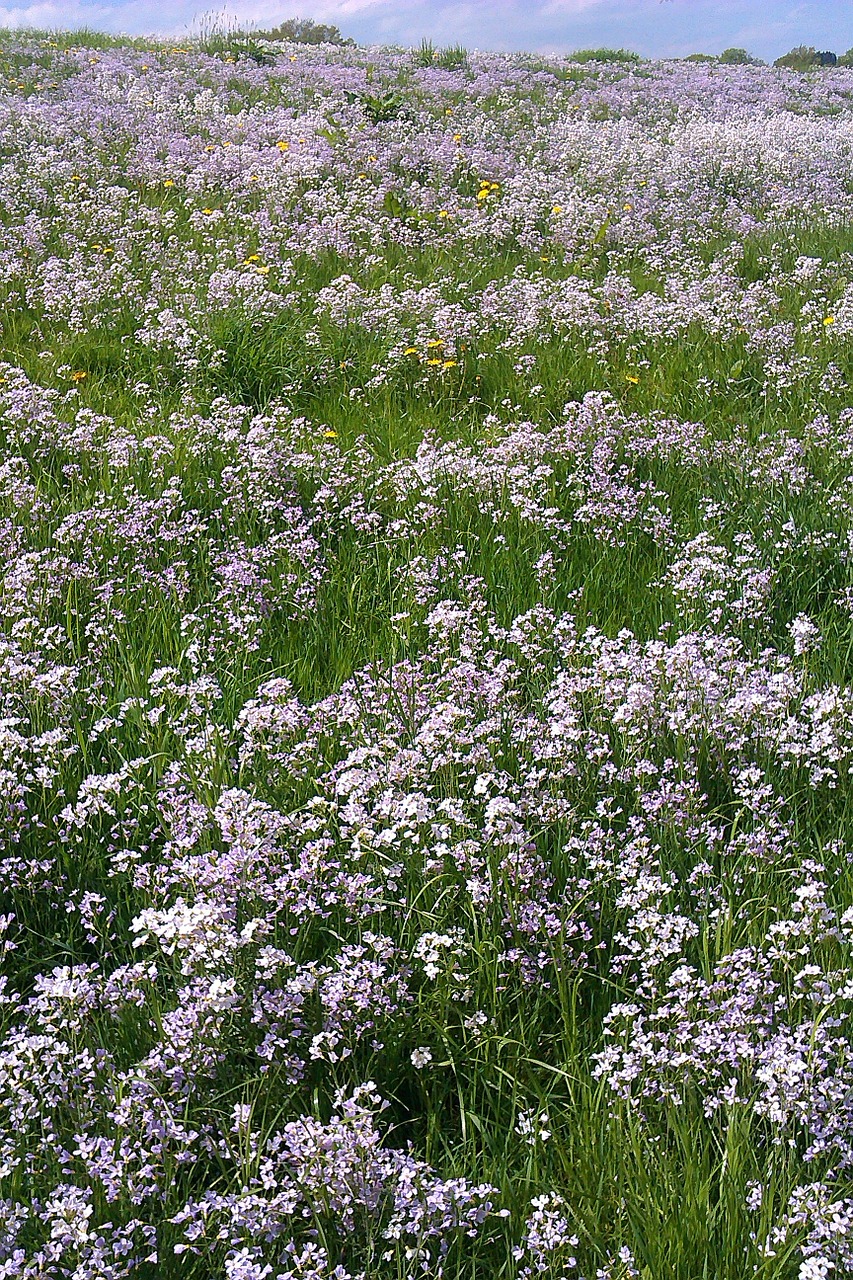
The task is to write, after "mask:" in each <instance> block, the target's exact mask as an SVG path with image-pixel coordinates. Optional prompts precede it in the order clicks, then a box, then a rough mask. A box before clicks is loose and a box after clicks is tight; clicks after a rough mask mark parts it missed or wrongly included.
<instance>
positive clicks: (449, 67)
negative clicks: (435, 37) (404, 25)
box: [412, 39, 468, 71]
mask: <svg viewBox="0 0 853 1280" xmlns="http://www.w3.org/2000/svg"><path fill="white" fill-rule="evenodd" d="M412 60H413V62H414V64H415V66H416V67H441V68H442V70H444V71H456V70H458V69H459V68H460V67H464V66H465V65H466V64H467V62H468V50H467V49H466V48H465V47H464V45H461V44H454V45H448V46H447V48H446V49H439V48H437V47H436V46H435V45H434V44H433V42H432V41H431V40H426V39H424V40H422V41H421V43H420V47H419V48H417V49H415V50H414V52H413V58H412Z"/></svg>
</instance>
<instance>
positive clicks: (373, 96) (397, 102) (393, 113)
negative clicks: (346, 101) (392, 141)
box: [347, 89, 406, 124]
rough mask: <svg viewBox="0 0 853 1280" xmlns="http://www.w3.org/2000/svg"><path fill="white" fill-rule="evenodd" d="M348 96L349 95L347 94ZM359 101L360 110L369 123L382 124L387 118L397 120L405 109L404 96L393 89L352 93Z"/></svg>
mask: <svg viewBox="0 0 853 1280" xmlns="http://www.w3.org/2000/svg"><path fill="white" fill-rule="evenodd" d="M347 96H348V97H350V95H347ZM353 98H354V99H355V100H357V101H359V102H360V103H361V107H362V110H363V111H364V114H365V115H366V116H367V118H368V120H369V121H370V123H371V124H384V123H386V122H387V121H389V120H398V119H399V118H400V117H401V116H402V115H403V114H404V111H405V101H406V100H405V98H404V97H403V95H402V94H400V93H395V92H394V90H393V89H386V90H385V92H384V93H361V94H356V95H353Z"/></svg>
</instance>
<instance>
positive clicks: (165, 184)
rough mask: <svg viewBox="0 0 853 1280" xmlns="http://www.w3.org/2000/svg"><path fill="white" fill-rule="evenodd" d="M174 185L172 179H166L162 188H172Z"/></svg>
mask: <svg viewBox="0 0 853 1280" xmlns="http://www.w3.org/2000/svg"><path fill="white" fill-rule="evenodd" d="M174 185H175V180H174V178H166V180H165V181H164V183H163V186H164V187H173V186H174Z"/></svg>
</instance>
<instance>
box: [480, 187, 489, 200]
mask: <svg viewBox="0 0 853 1280" xmlns="http://www.w3.org/2000/svg"><path fill="white" fill-rule="evenodd" d="M488 198H489V188H488V187H486V188H485V190H483V191H478V192H477V199H478V200H488Z"/></svg>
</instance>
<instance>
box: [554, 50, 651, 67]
mask: <svg viewBox="0 0 853 1280" xmlns="http://www.w3.org/2000/svg"><path fill="white" fill-rule="evenodd" d="M569 59H570V61H572V62H624V63H629V64H636V63H638V62H642V61H643V59H642V58H641V57H640V55H639V53H634V52H633V51H632V50H631V49H576V50H575V52H574V53H570V54H569Z"/></svg>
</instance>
